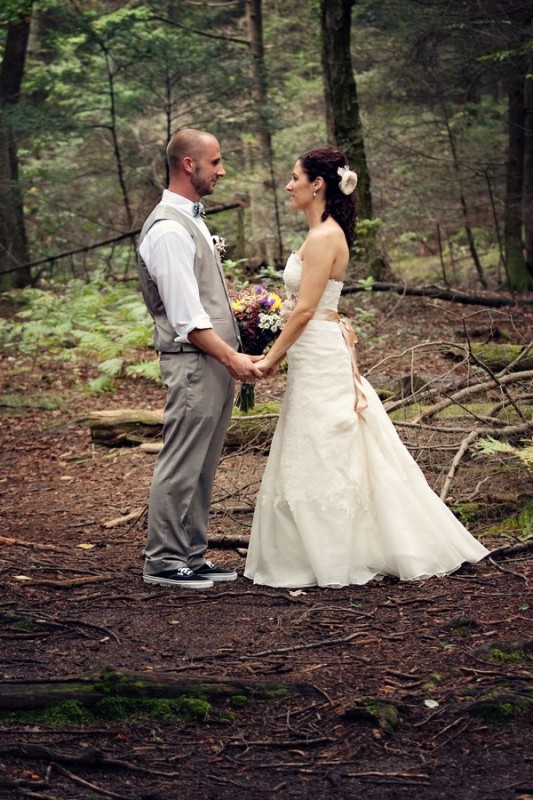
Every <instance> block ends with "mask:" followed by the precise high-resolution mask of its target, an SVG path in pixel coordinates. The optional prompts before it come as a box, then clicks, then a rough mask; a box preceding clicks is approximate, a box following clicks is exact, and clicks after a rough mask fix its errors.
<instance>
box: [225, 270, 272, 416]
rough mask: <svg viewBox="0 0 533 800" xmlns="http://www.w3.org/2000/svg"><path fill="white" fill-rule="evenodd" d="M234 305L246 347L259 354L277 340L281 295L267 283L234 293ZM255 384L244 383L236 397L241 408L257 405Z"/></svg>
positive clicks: (250, 352) (253, 354)
mask: <svg viewBox="0 0 533 800" xmlns="http://www.w3.org/2000/svg"><path fill="white" fill-rule="evenodd" d="M231 307H232V309H233V313H234V314H235V319H236V320H237V324H238V326H239V331H240V334H241V341H242V346H243V350H244V352H245V353H247V354H248V355H250V356H259V355H261V353H262V352H263V351H264V349H265V347H268V345H269V344H271V342H273V341H274V339H275V338H276V336H277V335H278V333H279V331H280V328H281V318H280V315H279V310H280V308H281V297H279V295H277V294H276V293H275V292H270V291H269V290H268V289H266V288H265V287H264V286H261V285H257V286H249V287H248V288H246V289H243V290H242V291H241V292H238V293H236V294H234V295H233V296H232V301H231ZM254 401H255V391H254V385H253V383H243V385H242V386H241V389H240V391H239V394H238V395H237V397H236V399H235V405H236V406H237V408H240V409H241V411H245V412H246V411H249V410H250V409H251V408H253V407H254Z"/></svg>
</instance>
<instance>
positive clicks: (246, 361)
mask: <svg viewBox="0 0 533 800" xmlns="http://www.w3.org/2000/svg"><path fill="white" fill-rule="evenodd" d="M261 358H262V356H259V357H257V356H247V355H245V354H244V353H235V352H234V353H233V357H232V358H231V360H230V361H229V362H228V363H226V365H225V366H226V369H227V370H228V371H229V373H230V375H231V376H232V377H233V378H235V380H237V381H241V383H253V382H254V381H256V380H261V378H263V377H264V373H263V372H262V371H261V370H260V369H259V367H258V366H256V364H255V361H257V360H258V359H261Z"/></svg>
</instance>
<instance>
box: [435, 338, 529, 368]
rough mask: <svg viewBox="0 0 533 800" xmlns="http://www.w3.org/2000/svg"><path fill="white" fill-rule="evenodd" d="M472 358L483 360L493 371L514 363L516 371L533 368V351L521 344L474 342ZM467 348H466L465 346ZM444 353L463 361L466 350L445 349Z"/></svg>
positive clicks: (455, 359)
mask: <svg viewBox="0 0 533 800" xmlns="http://www.w3.org/2000/svg"><path fill="white" fill-rule="evenodd" d="M469 349H470V353H471V360H473V361H474V362H482V363H483V364H485V365H486V366H487V367H489V368H490V369H491V370H493V372H500V370H504V369H506V368H507V367H510V366H511V365H512V367H513V370H514V371H515V372H525V371H529V370H532V369H533V353H530V352H528V350H531V345H530V346H529V348H526V349H524V347H523V346H522V345H520V344H495V343H494V342H490V343H487V344H478V343H475V342H474V343H472V344H471V345H470V347H469ZM465 350H466V348H465ZM443 355H444V356H445V357H446V358H449V359H451V360H452V361H462V360H463V359H464V352H461V351H460V350H459V351H458V350H457V349H454V350H445V351H444V352H443Z"/></svg>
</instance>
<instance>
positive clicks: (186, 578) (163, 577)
mask: <svg viewBox="0 0 533 800" xmlns="http://www.w3.org/2000/svg"><path fill="white" fill-rule="evenodd" d="M235 577H237V576H235ZM143 580H144V582H145V583H159V584H160V585H161V586H179V587H182V586H183V588H184V589H211V587H212V586H213V581H212V580H209V578H207V577H206V578H204V577H203V576H202V575H198V574H196V573H194V572H193V571H192V569H189V567H180V568H179V569H176V570H174V571H173V572H160V573H159V574H158V575H143Z"/></svg>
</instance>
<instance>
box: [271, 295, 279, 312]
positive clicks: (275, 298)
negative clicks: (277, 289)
mask: <svg viewBox="0 0 533 800" xmlns="http://www.w3.org/2000/svg"><path fill="white" fill-rule="evenodd" d="M268 296H269V297H270V299H271V300H273V301H274V304H273V305H272V306H270V308H271V309H272V310H273V311H277V310H278V308H279V307H280V306H281V297H279V296H278V295H277V294H275V293H274V292H270V293H269V295H268Z"/></svg>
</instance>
